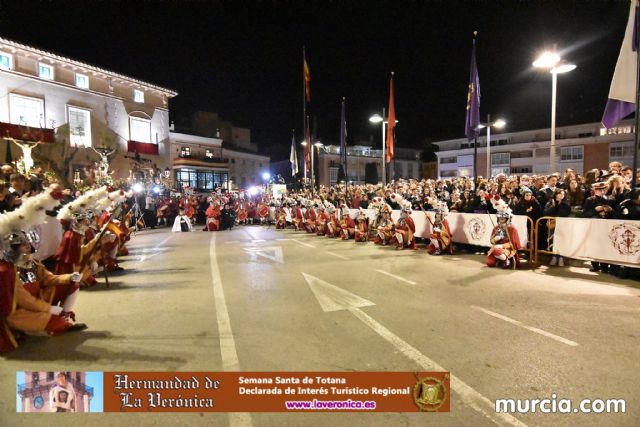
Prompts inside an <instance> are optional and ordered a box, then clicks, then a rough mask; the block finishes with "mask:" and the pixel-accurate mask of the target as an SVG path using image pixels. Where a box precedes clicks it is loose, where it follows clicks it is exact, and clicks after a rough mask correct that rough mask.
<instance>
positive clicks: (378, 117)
mask: <svg viewBox="0 0 640 427" xmlns="http://www.w3.org/2000/svg"><path fill="white" fill-rule="evenodd" d="M384 117H385V109H384V108H383V109H382V116H381V115H380V114H378V113H376V114H374V115H373V116H371V117H369V121H370V122H371V123H374V124H378V123H382V184H383V185H385V184H386V183H387V139H386V136H387V125H388V124H389V122H388V121H387V120H385V118H384ZM396 123H398V121H397V120H396Z"/></svg>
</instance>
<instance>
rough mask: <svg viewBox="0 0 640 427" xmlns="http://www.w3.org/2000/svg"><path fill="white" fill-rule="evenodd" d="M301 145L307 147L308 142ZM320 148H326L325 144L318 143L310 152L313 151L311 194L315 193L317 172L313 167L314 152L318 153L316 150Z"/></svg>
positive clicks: (312, 160)
mask: <svg viewBox="0 0 640 427" xmlns="http://www.w3.org/2000/svg"><path fill="white" fill-rule="evenodd" d="M300 145H302V146H303V147H306V146H307V141H302V142H301V143H300ZM320 147H324V144H323V143H322V142H320V141H316V142H315V143H314V144H313V146H311V148H310V150H311V194H313V193H314V191H315V171H314V166H313V162H314V157H315V156H314V151H316V148H320Z"/></svg>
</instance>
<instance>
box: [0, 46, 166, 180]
mask: <svg viewBox="0 0 640 427" xmlns="http://www.w3.org/2000/svg"><path fill="white" fill-rule="evenodd" d="M0 93H1V94H2V95H3V96H2V97H0V132H2V135H0V136H1V137H3V139H2V141H1V142H0V152H2V153H5V152H7V153H8V151H7V144H12V146H11V147H10V150H11V153H12V156H13V159H14V160H15V159H17V158H19V157H21V156H22V152H21V150H20V148H19V147H17V146H16V144H15V143H13V142H11V143H10V142H9V140H8V139H7V138H6V137H9V136H11V137H13V139H14V140H16V141H17V142H20V141H24V143H30V144H33V143H34V142H43V144H39V145H38V146H36V147H35V148H33V150H32V151H33V152H32V154H33V157H34V160H35V161H36V163H41V164H42V166H43V167H45V168H47V169H51V170H55V171H56V172H57V173H58V174H62V175H65V176H64V178H65V179H67V180H70V179H71V175H72V174H73V173H74V172H81V173H84V171H85V168H86V167H87V166H92V165H93V163H94V162H96V161H97V160H99V156H98V154H97V153H96V152H95V151H94V150H92V148H94V149H95V148H100V147H106V148H108V149H109V151H111V150H114V149H115V150H116V151H115V152H114V153H113V154H112V155H111V156H110V164H111V169H112V170H113V171H115V172H114V178H127V177H129V176H130V174H131V171H133V170H136V169H140V165H143V168H144V169H149V170H151V168H155V169H156V170H160V169H164V168H166V167H167V166H169V107H168V103H169V99H170V98H172V97H174V96H176V95H177V93H176V92H174V91H172V90H169V89H165V88H162V87H159V86H156V85H153V84H150V83H146V82H143V81H140V80H137V79H135V78H132V77H127V76H124V75H121V74H118V73H115V72H112V71H108V70H105V69H102V68H98V67H95V66H92V65H89V64H86V63H82V62H79V61H76V60H73V59H69V58H65V57H62V56H59V55H56V54H54V53H51V52H45V51H43V50H40V49H37V48H34V47H30V46H26V45H23V44H20V43H16V42H14V41H10V40H6V39H2V38H0ZM135 157H138V159H137V160H135V159H132V158H135ZM140 158H143V159H145V160H146V161H144V160H142V161H141V160H140Z"/></svg>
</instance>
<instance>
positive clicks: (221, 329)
mask: <svg viewBox="0 0 640 427" xmlns="http://www.w3.org/2000/svg"><path fill="white" fill-rule="evenodd" d="M209 263H210V268H211V282H212V286H213V296H214V298H215V304H216V316H217V318H218V336H219V339H220V354H221V356H222V370H224V371H239V370H240V362H239V360H238V353H237V351H236V342H235V340H234V339H233V332H232V331H231V320H230V319H229V311H228V310H227V302H226V300H225V298H224V289H223V288H222V278H221V277H220V269H219V268H218V260H217V258H216V233H211V243H210V244H209ZM229 424H230V425H231V426H233V427H235V426H251V424H252V423H251V415H250V414H248V413H234V412H232V413H229Z"/></svg>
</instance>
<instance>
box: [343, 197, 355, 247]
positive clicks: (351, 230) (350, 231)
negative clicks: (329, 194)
mask: <svg viewBox="0 0 640 427" xmlns="http://www.w3.org/2000/svg"><path fill="white" fill-rule="evenodd" d="M341 211H342V218H341V219H340V237H341V238H342V240H348V239H353V238H354V237H355V234H356V222H355V221H354V220H353V218H351V215H350V214H351V213H350V212H349V208H348V207H347V206H346V205H343V206H342V209H341Z"/></svg>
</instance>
